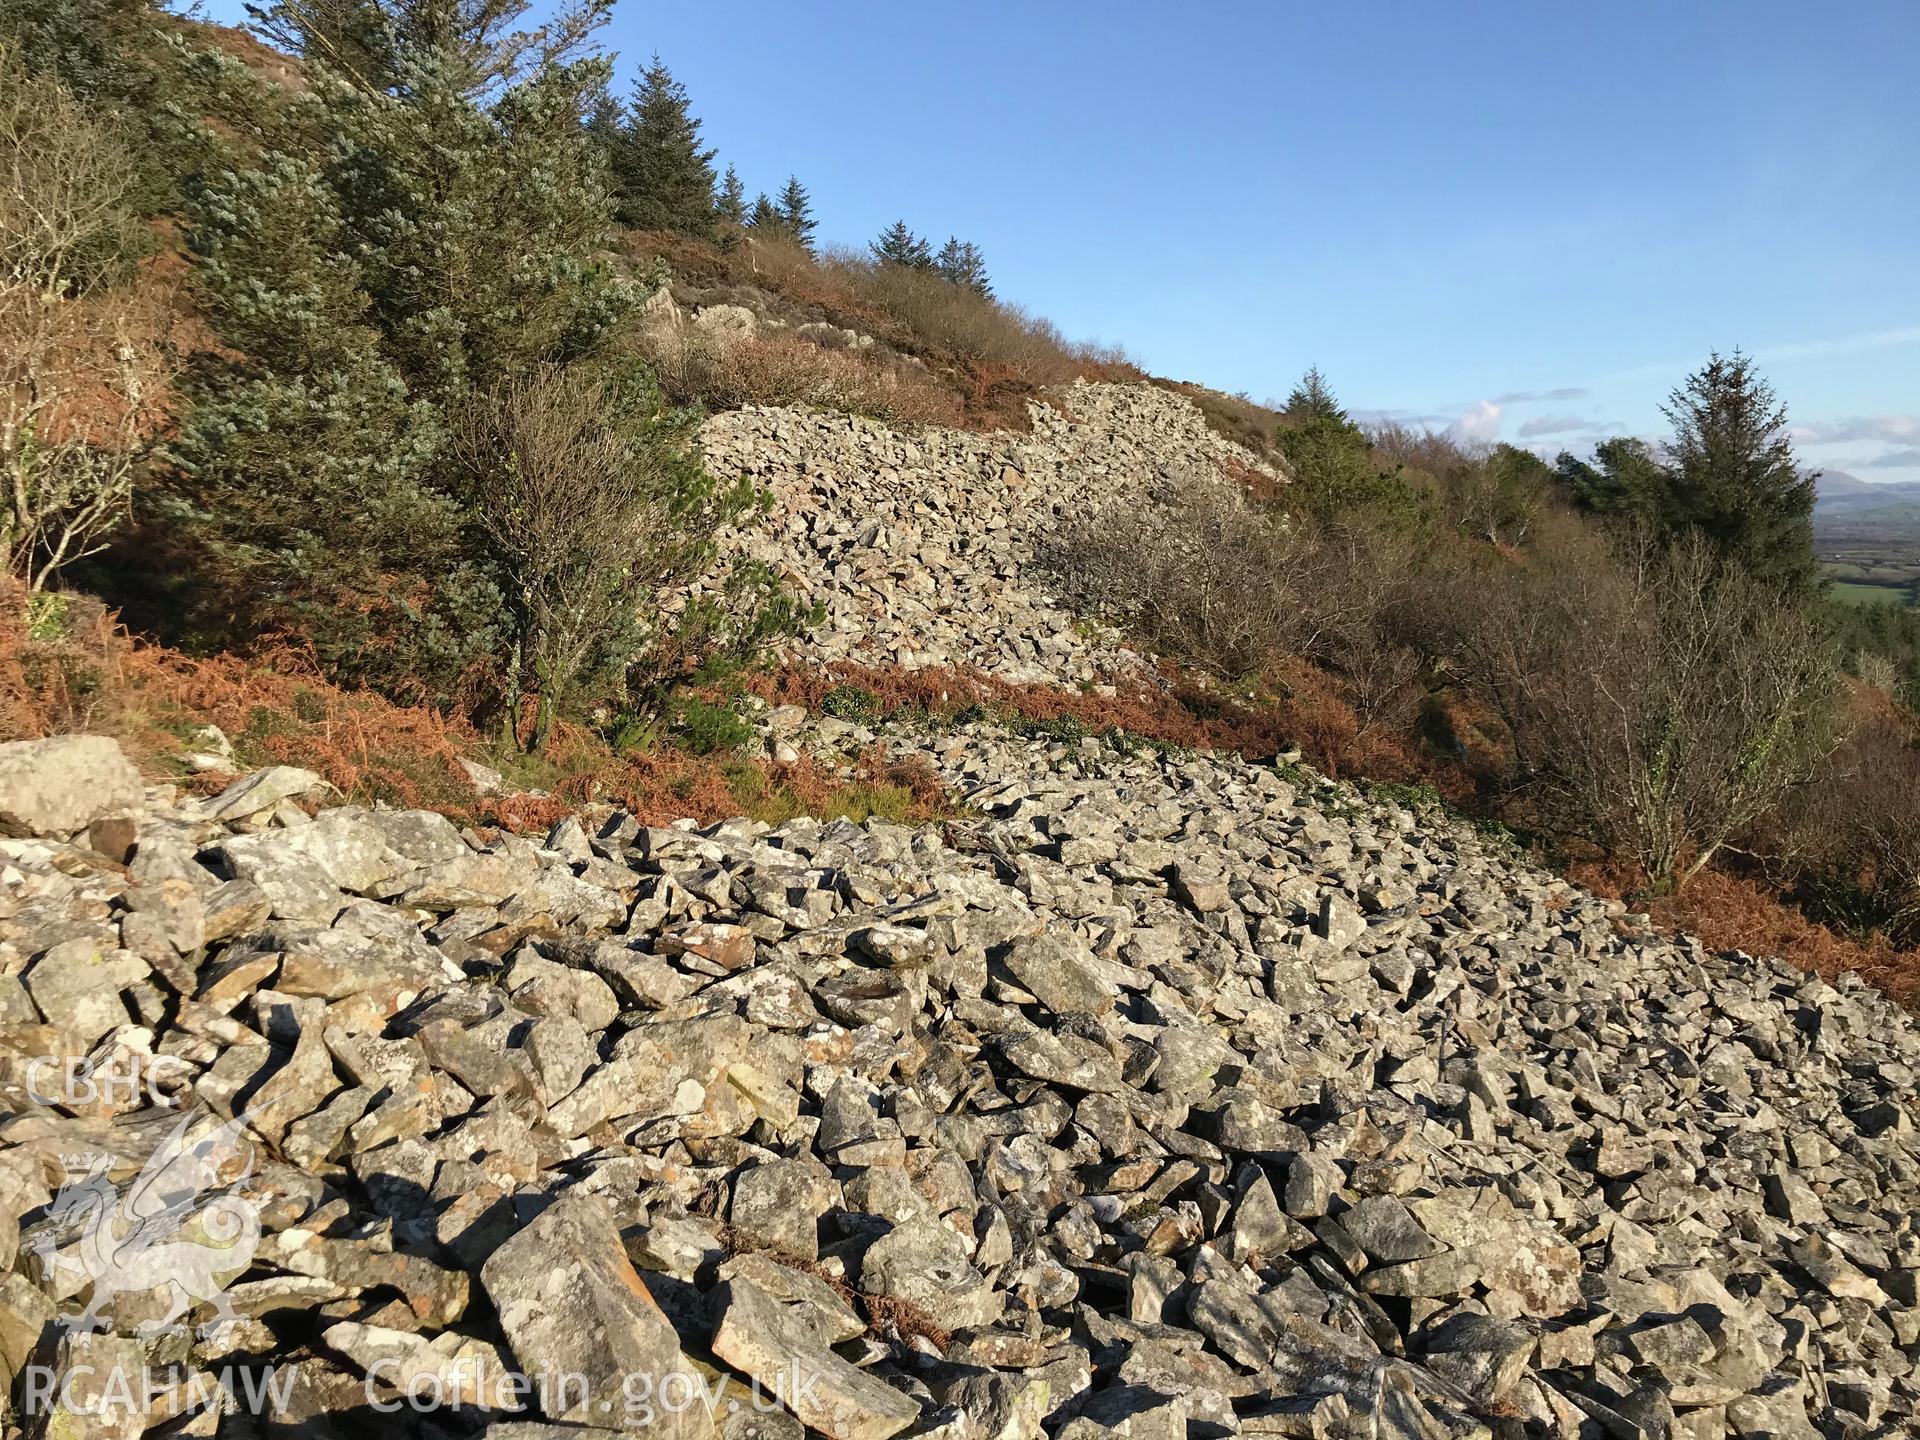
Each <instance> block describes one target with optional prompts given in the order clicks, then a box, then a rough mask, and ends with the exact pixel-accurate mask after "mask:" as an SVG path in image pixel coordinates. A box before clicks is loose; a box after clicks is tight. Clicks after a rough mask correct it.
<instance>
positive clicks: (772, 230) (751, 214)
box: [746, 190, 784, 240]
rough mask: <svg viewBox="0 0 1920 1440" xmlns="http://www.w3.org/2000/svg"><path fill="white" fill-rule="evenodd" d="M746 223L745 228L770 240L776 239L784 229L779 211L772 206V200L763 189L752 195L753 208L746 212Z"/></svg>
mask: <svg viewBox="0 0 1920 1440" xmlns="http://www.w3.org/2000/svg"><path fill="white" fill-rule="evenodd" d="M746 223H747V228H748V229H749V230H751V231H753V232H754V233H755V234H756V235H761V236H764V237H766V238H767V239H770V240H772V239H778V238H779V237H780V235H781V234H782V233H783V230H784V222H783V221H782V220H781V218H780V212H779V211H778V210H776V209H775V208H774V205H773V201H771V200H769V199H768V198H767V192H766V191H764V190H762V191H761V192H760V193H759V194H758V195H756V196H754V197H753V208H752V209H751V210H749V211H748V212H747V222H746Z"/></svg>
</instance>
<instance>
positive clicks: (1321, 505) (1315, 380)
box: [1278, 366, 1430, 532]
mask: <svg viewBox="0 0 1920 1440" xmlns="http://www.w3.org/2000/svg"><path fill="white" fill-rule="evenodd" d="M1286 415H1287V419H1288V421H1289V423H1288V424H1287V425H1285V426H1283V427H1282V428H1281V430H1280V434H1279V437H1278V441H1279V445H1280V451H1281V453H1282V454H1284V455H1285V456H1286V457H1287V463H1288V464H1289V465H1290V466H1291V467H1292V469H1293V478H1294V482H1295V484H1296V485H1297V486H1298V487H1299V493H1300V498H1301V500H1302V502H1303V503H1304V504H1305V505H1306V507H1307V509H1308V510H1310V511H1312V512H1313V514H1315V515H1316V516H1318V517H1319V518H1320V519H1322V520H1325V521H1329V522H1331V523H1334V524H1346V523H1351V522H1362V523H1371V524H1385V525H1388V526H1390V527H1392V528H1394V529H1397V530H1401V531H1405V532H1416V531H1419V530H1422V529H1423V528H1424V527H1425V526H1426V525H1427V524H1428V523H1429V519H1430V517H1429V515H1428V509H1427V504H1426V502H1425V500H1424V499H1423V497H1422V496H1421V494H1420V492H1418V491H1416V490H1415V489H1414V488H1413V486H1412V485H1411V484H1410V483H1408V481H1407V479H1406V477H1405V476H1403V475H1402V474H1401V473H1400V470H1399V468H1398V467H1397V466H1396V467H1394V468H1393V469H1385V468H1383V467H1382V465H1381V463H1380V461H1379V460H1378V458H1377V457H1376V456H1375V455H1374V453H1373V445H1372V443H1371V442H1370V441H1369V440H1368V439H1367V436H1366V432H1365V431H1363V430H1362V429H1361V428H1360V427H1359V426H1358V425H1356V424H1354V423H1353V421H1352V420H1351V419H1349V418H1348V416H1347V412H1346V411H1345V410H1343V409H1342V408H1341V407H1340V402H1339V401H1337V400H1335V399H1334V398H1333V391H1332V390H1331V389H1329V388H1328V386H1327V382H1326V380H1325V378H1324V377H1323V376H1322V375H1321V374H1320V370H1319V367H1317V366H1316V367H1314V368H1312V369H1309V370H1308V371H1307V373H1306V374H1305V375H1303V376H1301V377H1300V383H1299V384H1298V385H1296V386H1294V388H1293V393H1292V394H1291V395H1289V396H1288V397H1287V405H1286Z"/></svg>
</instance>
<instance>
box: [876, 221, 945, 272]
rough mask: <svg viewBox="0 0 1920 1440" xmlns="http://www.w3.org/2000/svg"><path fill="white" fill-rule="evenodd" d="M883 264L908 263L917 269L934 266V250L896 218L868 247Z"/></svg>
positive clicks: (905, 223) (927, 268)
mask: <svg viewBox="0 0 1920 1440" xmlns="http://www.w3.org/2000/svg"><path fill="white" fill-rule="evenodd" d="M867 248H868V249H870V250H871V251H872V252H873V258H874V259H876V260H878V261H879V262H880V263H881V264H882V265H906V266H910V267H911V268H913V269H915V270H929V269H931V268H933V252H932V250H931V249H929V248H928V246H927V242H926V241H924V240H922V239H921V238H920V237H919V236H918V235H915V234H914V233H913V231H911V230H909V229H908V228H907V222H906V221H904V220H896V221H894V222H893V224H891V225H889V226H888V227H887V228H886V229H885V230H883V231H881V232H880V238H879V239H878V240H876V241H874V242H873V244H872V245H870V246H868V247H867Z"/></svg>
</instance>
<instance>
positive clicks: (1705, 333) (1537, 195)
mask: <svg viewBox="0 0 1920 1440" xmlns="http://www.w3.org/2000/svg"><path fill="white" fill-rule="evenodd" d="M210 9H211V11H212V13H213V15H214V16H215V17H216V18H230V17H231V16H232V15H233V14H235V13H236V12H237V9H238V6H237V5H235V4H233V3H231V0H215V3H213V4H212V5H211V6H210ZM608 39H609V44H610V46H611V47H612V48H614V49H616V50H618V51H619V52H621V61H620V71H619V74H620V79H621V82H622V84H624V83H625V81H626V80H627V79H628V77H630V76H631V73H632V71H633V68H634V66H635V65H636V64H637V63H639V62H640V61H642V60H644V58H645V57H646V56H647V55H648V54H649V53H651V52H653V51H655V50H657V51H659V53H660V55H661V56H662V58H663V59H665V60H666V62H667V64H668V65H669V66H670V67H671V68H672V69H673V71H674V73H675V74H676V75H677V76H678V77H679V78H680V79H681V80H682V81H683V82H684V83H685V84H686V86H687V88H688V89H689V91H690V92H691V94H692V97H693V101H694V108H695V111H696V113H697V114H698V115H699V116H700V117H701V118H702V120H703V122H704V125H705V134H706V136H707V139H708V141H709V143H711V144H713V145H714V146H716V147H717V148H718V150H719V152H720V157H719V158H720V163H722V164H724V163H726V162H728V161H731V162H732V163H733V164H735V165H736V166H737V167H738V169H739V171H740V173H741V175H742V176H743V178H744V179H745V181H746V183H747V186H748V192H749V194H750V195H751V193H752V191H754V190H756V189H761V188H764V189H767V190H770V191H771V190H773V189H774V188H776V187H777V186H778V185H779V184H780V183H781V182H782V181H784V180H785V178H786V176H787V174H788V172H789V171H793V172H795V173H797V174H798V175H799V176H800V178H801V179H802V181H803V182H805V183H806V185H807V186H808V187H809V188H810V189H811V191H812V193H813V197H814V202H815V208H816V211H817V213H818V215H819V218H820V222H821V234H822V238H823V239H827V240H830V241H847V242H864V241H865V240H867V239H868V238H870V237H871V236H872V235H874V234H876V233H877V232H878V231H879V230H880V229H882V228H883V227H884V226H885V225H887V224H888V223H890V222H891V221H892V220H894V219H895V218H896V217H904V218H905V219H906V220H907V222H908V223H909V224H910V225H912V226H913V227H914V228H915V229H916V230H919V231H921V232H923V233H925V234H928V235H930V236H931V237H933V239H934V240H935V242H936V243H938V241H940V240H942V239H944V238H945V237H946V236H947V235H948V234H957V235H959V236H961V237H962V238H965V239H971V240H973V241H975V242H976V243H978V244H979V245H980V246H981V247H982V248H983V249H984V250H985V252H986V256H987V261H988V267H989V269H990V271H991V273H992V275H993V278H994V281H995V284H996V285H997V287H998V289H999V291H1000V293H1001V294H1002V295H1004V296H1006V297H1007V298H1009V299H1012V300H1015V301H1018V302H1019V303H1021V304H1023V305H1025V306H1027V307H1028V308H1030V309H1032V310H1034V311H1036V312H1038V313H1040V314H1044V315H1046V316H1048V317H1050V318H1051V319H1053V320H1054V321H1056V322H1057V323H1058V324H1059V325H1060V326H1061V328H1062V329H1063V330H1065V331H1066V332H1067V333H1068V334H1070V335H1073V336H1076V337H1081V338H1097V339H1101V340H1107V341H1114V342H1118V343H1120V344H1122V345H1124V346H1125V347H1126V348H1127V350H1128V352H1129V353H1130V354H1131V355H1132V356H1133V357H1134V358H1135V359H1136V360H1138V361H1139V362H1140V363H1142V364H1143V365H1145V366H1146V367H1147V368H1149V369H1151V370H1153V371H1155V372H1157V373H1162V374H1167V375H1172V376H1177V377H1180V378H1183V379H1193V380H1199V381H1202V382H1204V383H1206V384H1209V385H1214V386H1218V387H1220V388H1222V389H1226V390H1245V391H1247V392H1248V393H1250V394H1251V395H1253V396H1254V397H1255V398H1256V399H1261V398H1267V397H1272V396H1280V395H1284V394H1285V393H1286V391H1287V390H1288V388H1289V387H1290V386H1291V384H1292V382H1293V380H1294V379H1295V378H1296V377H1297V376H1298V375H1299V373H1300V372H1301V371H1302V370H1303V369H1304V368H1305V367H1306V366H1307V365H1308V364H1310V363H1311V364H1318V365H1319V366H1320V367H1321V369H1322V370H1323V371H1324V372H1325V373H1326V374H1327V376H1328V377H1329V379H1330V380H1331V382H1332V383H1333V386H1334V388H1335V390H1336V392H1337V393H1338V394H1339V395H1340V396H1341V398H1342V399H1343V400H1344V401H1345V402H1346V403H1347V404H1348V405H1349V406H1350V407H1352V408H1354V409H1355V410H1358V411H1372V412H1388V413H1391V414H1393V415H1395V416H1398V417H1401V418H1405V419H1409V420H1414V421H1418V422H1421V423H1428V424H1432V425H1435V426H1458V427H1460V428H1461V429H1462V430H1463V431H1464V432H1466V433H1469V434H1473V435H1477V436H1480V437H1483V438H1499V439H1504V440H1510V441H1515V442H1517V443H1526V444H1532V445H1535V446H1544V447H1558V446H1561V445H1567V446H1569V447H1571V448H1575V449H1584V448H1585V447H1586V446H1587V445H1590V444H1591V443H1592V441H1593V440H1594V439H1595V438H1597V437H1599V436H1601V435H1605V434H1609V433H1620V432H1630V433H1638V434H1656V433H1658V432H1659V430H1660V429H1661V421H1660V417H1659V413H1658V406H1659V404H1660V402H1661V400H1662V399H1663V398H1664V396H1665V394H1666V392H1667V390H1669V389H1670V388H1671V387H1672V386H1673V385H1674V384H1676V383H1677V382H1678V381H1679V380H1680V379H1681V378H1682V377H1683V376H1684V374H1685V373H1686V372H1687V371H1688V370H1689V369H1691V368H1693V367H1694V366H1696V365H1697V364H1699V363H1700V362H1701V361H1702V360H1704V359H1705V358H1706V355H1707V353H1708V352H1709V351H1710V350H1711V349H1713V348H1715V347H1718V348H1720V349H1722V350H1728V349H1731V348H1733V347H1735V346H1741V347H1744V348H1745V349H1747V350H1748V351H1749V352H1751V353H1753V354H1755V355H1756V356H1757V357H1759V359H1760V361H1761V364H1762V369H1763V370H1764V372H1765V373H1766V374H1767V375H1768V376H1769V377H1770V378H1771V379H1772V381H1773V383H1774V385H1775V388H1776V389H1777V390H1778V391H1779V392H1780V394H1781V397H1782V398H1783V399H1784V400H1785V401H1786V402H1787V403H1788V406H1789V408H1790V410H1791V412H1792V418H1793V421H1794V423H1795V425H1796V426H1797V427H1799V428H1800V431H1801V433H1800V442H1801V447H1802V451H1803V455H1804V458H1806V459H1807V460H1808V461H1810V462H1812V463H1815V464H1819V465H1822V466H1825V467H1828V468H1833V469H1842V470H1848V471H1851V472H1853V473H1855V474H1857V475H1859V476H1861V477H1862V478H1868V479H1883V480H1920V99H1916V92H1915V88H1914V87H1915V84H1916V80H1915V76H1916V74H1917V73H1920V3H1916V0H1846V3H1843V4H1840V5H1832V6H1816V5H1813V4H1808V3H1794V4H1788V3H1774V0H1742V3H1731V0H1728V3H1705V0H1689V3H1675V0H1667V3H1661V4H1650V3H1612V0H1601V3H1597V4H1584V5H1572V4H1563V3H1552V4H1545V5H1543V4H1539V3H1537V0H1536V3H1449V4H1440V3H1413V0H1407V3H1360V0H1352V3H1334V4H1328V3H1326V0H1318V3H1313V4H1301V3H1292V0H1287V3H1268V4H1255V3H1233V4H1213V5H1205V4H1202V5H1187V6H1173V5H1167V4H1165V3H1160V4H1137V3H1132V0H1106V3H1082V0H1075V3H1026V4H1012V3H991V0H989V3H978V4H971V5H938V6H935V5H925V4H916V3H912V0H908V3H899V0H895V3H890V4H870V3H857V4H856V3H837V0H813V3H805V4H796V3H793V0H784V3H765V0H730V3H727V4H723V5H722V4H704V3H699V0H695V3H684V0H681V3H674V4H645V3H639V0H622V4H621V5H620V7H619V9H618V10H617V11H616V18H615V20H614V23H613V25H612V27H611V28H610V31H609V34H608Z"/></svg>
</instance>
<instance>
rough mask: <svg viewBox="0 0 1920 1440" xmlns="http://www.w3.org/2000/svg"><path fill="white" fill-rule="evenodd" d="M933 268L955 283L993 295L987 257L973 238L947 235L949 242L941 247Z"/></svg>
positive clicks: (975, 291)
mask: <svg viewBox="0 0 1920 1440" xmlns="http://www.w3.org/2000/svg"><path fill="white" fill-rule="evenodd" d="M933 268H934V269H936V270H938V271H939V272H940V275H941V277H942V278H943V279H945V280H949V281H951V282H952V283H953V284H955V285H964V286H965V287H966V288H967V289H969V290H971V291H973V292H974V293H975V294H976V295H980V296H982V297H989V298H990V297H991V296H992V295H993V286H992V284H991V283H990V282H989V281H988V279H987V259H986V256H984V255H982V254H981V253H980V247H979V246H978V245H975V244H974V243H973V242H972V241H971V240H965V241H963V240H959V239H957V238H955V237H954V236H951V235H949V236H948V237H947V243H946V244H945V245H942V246H941V247H940V253H939V254H938V255H937V256H935V257H934V261H933Z"/></svg>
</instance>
